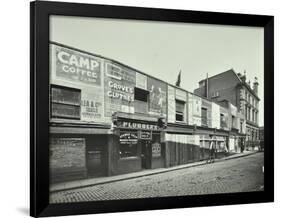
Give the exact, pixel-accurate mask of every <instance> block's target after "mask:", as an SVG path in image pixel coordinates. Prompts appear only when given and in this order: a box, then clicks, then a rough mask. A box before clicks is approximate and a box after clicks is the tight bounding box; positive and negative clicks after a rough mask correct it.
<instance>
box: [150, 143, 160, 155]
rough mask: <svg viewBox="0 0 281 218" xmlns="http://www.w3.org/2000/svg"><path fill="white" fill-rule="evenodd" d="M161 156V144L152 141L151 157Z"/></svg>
mask: <svg viewBox="0 0 281 218" xmlns="http://www.w3.org/2000/svg"><path fill="white" fill-rule="evenodd" d="M160 156H161V144H160V143H159V142H154V143H153V144H152V157H160Z"/></svg>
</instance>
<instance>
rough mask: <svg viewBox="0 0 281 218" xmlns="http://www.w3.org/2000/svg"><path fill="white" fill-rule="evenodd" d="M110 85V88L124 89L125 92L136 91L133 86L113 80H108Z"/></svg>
mask: <svg viewBox="0 0 281 218" xmlns="http://www.w3.org/2000/svg"><path fill="white" fill-rule="evenodd" d="M108 86H109V87H110V88H113V89H116V90H120V91H123V92H128V93H132V94H133V93H134V89H133V88H132V87H129V86H124V85H120V84H118V83H115V82H112V81H109V82H108Z"/></svg>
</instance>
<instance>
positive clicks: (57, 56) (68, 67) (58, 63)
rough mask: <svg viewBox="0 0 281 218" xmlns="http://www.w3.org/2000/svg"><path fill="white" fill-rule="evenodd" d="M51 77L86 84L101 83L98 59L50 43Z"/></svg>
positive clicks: (98, 84)
mask: <svg viewBox="0 0 281 218" xmlns="http://www.w3.org/2000/svg"><path fill="white" fill-rule="evenodd" d="M50 54H51V58H52V62H51V63H52V67H51V70H52V74H51V75H52V77H53V78H55V79H61V80H66V81H69V82H74V83H81V84H86V85H93V86H100V85H101V61H100V59H98V58H96V57H94V56H92V55H88V54H85V53H82V52H78V51H76V50H73V49H69V48H66V47H62V46H58V45H51V52H50Z"/></svg>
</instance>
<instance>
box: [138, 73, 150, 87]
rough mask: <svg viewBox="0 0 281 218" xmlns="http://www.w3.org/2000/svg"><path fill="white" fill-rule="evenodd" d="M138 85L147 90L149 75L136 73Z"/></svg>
mask: <svg viewBox="0 0 281 218" xmlns="http://www.w3.org/2000/svg"><path fill="white" fill-rule="evenodd" d="M136 87H138V88H140V89H144V90H147V76H146V75H143V74H141V73H136Z"/></svg>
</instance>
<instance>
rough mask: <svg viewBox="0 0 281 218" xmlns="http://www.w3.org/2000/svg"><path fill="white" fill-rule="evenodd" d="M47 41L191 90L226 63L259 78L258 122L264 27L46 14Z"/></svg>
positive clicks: (228, 67) (261, 85)
mask: <svg viewBox="0 0 281 218" xmlns="http://www.w3.org/2000/svg"><path fill="white" fill-rule="evenodd" d="M50 19H51V20H50V21H51V22H50V40H52V41H55V42H59V43H62V44H65V45H69V46H72V47H75V48H79V49H81V50H85V51H88V52H92V53H95V54H99V55H102V56H105V57H108V58H111V59H114V60H117V61H119V62H122V63H124V64H126V65H129V66H131V67H134V68H136V69H138V70H140V71H142V72H145V73H147V74H149V75H152V76H155V77H157V78H160V79H162V80H164V81H167V82H169V83H172V84H175V82H176V79H177V75H178V73H179V71H180V70H181V71H182V81H181V87H182V88H184V89H186V90H188V91H190V92H193V90H194V89H195V88H197V87H198V82H199V81H200V80H202V79H204V78H205V77H206V73H208V75H209V77H210V76H212V75H215V74H218V73H221V72H224V71H226V70H229V69H231V68H233V69H234V71H235V72H237V73H238V72H240V73H243V72H244V70H246V75H247V81H248V80H250V81H251V82H253V81H254V77H255V76H256V77H258V81H259V97H260V98H261V101H260V106H259V110H260V113H259V124H260V126H262V125H263V121H264V120H263V117H264V110H263V107H264V104H263V97H264V96H263V87H264V86H263V81H264V79H263V73H264V70H263V69H264V56H263V53H264V50H263V28H259V27H239V26H224V25H205V24H204V25H203V24H186V23H171V22H151V21H134V20H120V19H101V18H84V17H67V16H51V18H50Z"/></svg>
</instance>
